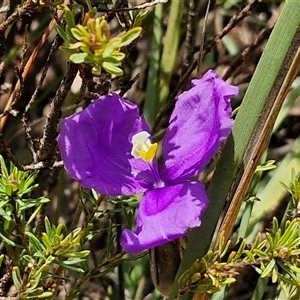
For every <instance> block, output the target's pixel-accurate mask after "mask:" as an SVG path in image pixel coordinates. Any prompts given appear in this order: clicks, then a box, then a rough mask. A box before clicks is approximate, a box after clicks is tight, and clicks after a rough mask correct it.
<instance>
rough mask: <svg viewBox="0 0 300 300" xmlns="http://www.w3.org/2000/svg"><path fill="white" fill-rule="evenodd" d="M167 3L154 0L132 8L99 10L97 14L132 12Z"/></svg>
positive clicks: (164, 0) (161, 0)
mask: <svg viewBox="0 0 300 300" xmlns="http://www.w3.org/2000/svg"><path fill="white" fill-rule="evenodd" d="M177 1H178V0H177ZM167 2H168V0H154V1H152V2H146V3H143V4H140V5H136V6H133V7H122V8H111V9H106V8H99V9H98V11H99V12H110V13H116V12H122V11H132V10H138V9H145V8H148V7H153V6H155V5H157V4H165V3H167Z"/></svg>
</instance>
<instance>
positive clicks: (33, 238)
mask: <svg viewBox="0 0 300 300" xmlns="http://www.w3.org/2000/svg"><path fill="white" fill-rule="evenodd" d="M25 234H26V235H27V236H28V238H29V242H30V243H31V245H32V246H33V248H34V249H33V250H34V252H38V251H41V252H42V253H46V252H47V250H46V248H45V247H44V245H43V244H42V243H41V242H40V241H39V239H38V238H37V237H36V236H35V235H34V234H33V233H31V232H25Z"/></svg>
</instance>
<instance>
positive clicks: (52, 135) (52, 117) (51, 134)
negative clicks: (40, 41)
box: [38, 63, 78, 161]
mask: <svg viewBox="0 0 300 300" xmlns="http://www.w3.org/2000/svg"><path fill="white" fill-rule="evenodd" d="M77 70H78V66H77V65H75V64H72V63H69V64H68V68H67V71H66V73H65V76H64V78H63V80H62V81H61V83H60V86H59V88H58V90H57V92H56V94H55V97H54V99H53V100H52V102H51V104H50V110H49V113H48V115H47V119H46V123H45V125H44V132H43V137H42V139H41V142H40V147H39V151H38V160H39V161H40V160H49V159H51V158H52V156H53V153H54V152H55V148H56V143H55V139H56V136H57V124H58V121H59V118H60V114H61V107H62V104H63V101H64V99H65V98H66V96H67V94H68V93H69V91H70V88H71V85H72V83H73V81H74V78H75V77H76V74H77Z"/></svg>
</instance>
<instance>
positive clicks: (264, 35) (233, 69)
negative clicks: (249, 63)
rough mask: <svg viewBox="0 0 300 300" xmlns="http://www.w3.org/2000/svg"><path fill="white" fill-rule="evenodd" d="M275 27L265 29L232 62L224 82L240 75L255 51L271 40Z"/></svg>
mask: <svg viewBox="0 0 300 300" xmlns="http://www.w3.org/2000/svg"><path fill="white" fill-rule="evenodd" d="M273 27H274V26H272V27H270V28H265V29H263V30H262V31H261V32H260V34H259V35H258V37H257V38H256V39H255V41H254V43H253V44H251V45H249V46H248V47H247V48H245V49H244V51H243V52H242V53H241V54H240V55H239V56H238V57H237V58H236V59H235V60H234V61H233V62H232V64H231V65H230V67H229V68H228V70H227V71H226V73H225V75H224V76H223V78H224V80H226V79H228V78H229V76H232V75H233V74H238V72H239V70H240V68H241V67H242V65H243V63H244V62H245V61H246V59H247V58H248V57H249V56H250V55H251V54H252V53H253V51H254V50H255V49H256V48H258V47H259V46H260V45H261V44H262V43H263V42H264V41H265V40H266V39H268V38H269V36H270V34H271V32H272V30H273Z"/></svg>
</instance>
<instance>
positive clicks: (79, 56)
mask: <svg viewBox="0 0 300 300" xmlns="http://www.w3.org/2000/svg"><path fill="white" fill-rule="evenodd" d="M87 56H88V54H87V53H74V54H72V55H71V56H70V61H71V62H72V63H74V64H82V63H84V60H85V59H86V58H87Z"/></svg>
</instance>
